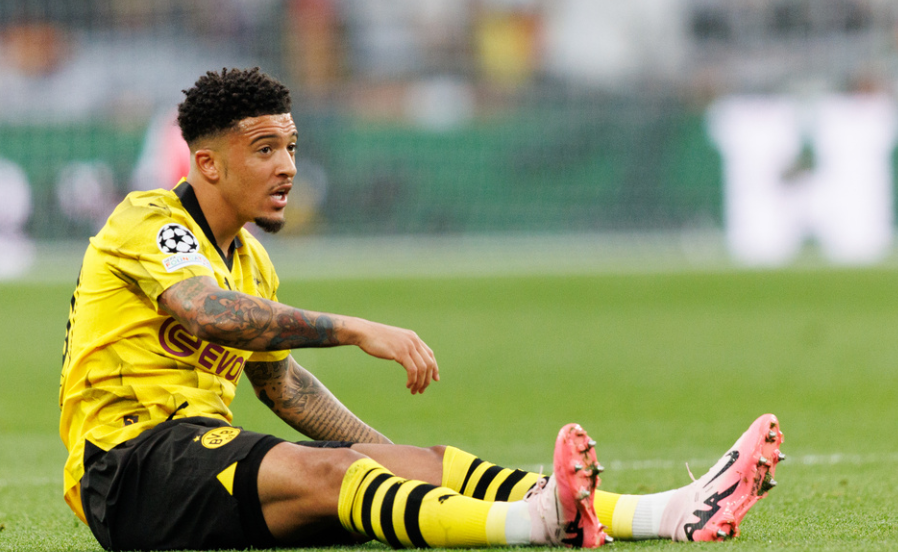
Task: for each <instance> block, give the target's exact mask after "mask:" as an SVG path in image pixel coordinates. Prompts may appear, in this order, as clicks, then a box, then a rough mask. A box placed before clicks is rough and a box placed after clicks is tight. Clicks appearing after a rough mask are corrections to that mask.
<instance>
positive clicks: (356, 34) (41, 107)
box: [0, 0, 898, 550]
mask: <svg viewBox="0 0 898 552" xmlns="http://www.w3.org/2000/svg"><path fill="white" fill-rule="evenodd" d="M583 14H586V15H588V17H578V15H581V16H582V15H583ZM896 25H898V5H896V4H895V3H894V2H891V1H889V0H825V1H811V0H759V1H753V2H738V1H735V0H732V1H726V0H627V1H626V2H615V1H613V0H481V1H476V2H475V1H473V0H472V1H456V0H393V1H386V0H290V1H288V0H255V1H253V0H197V1H191V2H178V1H175V0H155V1H152V2H147V1H141V0H108V1H98V0H68V1H67V2H57V1H54V0H4V1H3V2H2V3H0V159H2V162H0V186H3V185H4V184H6V185H9V182H13V183H19V184H20V183H21V182H22V181H23V180H25V181H27V185H28V187H27V190H28V192H29V194H30V198H26V199H27V201H25V200H23V198H22V194H21V193H20V192H21V187H18V188H15V187H13V186H12V185H9V186H10V187H8V188H4V189H3V191H2V192H0V197H2V199H0V248H2V250H3V255H2V257H0V268H3V269H4V270H8V272H7V273H5V274H6V277H7V278H9V281H6V282H0V314H2V316H0V351H2V355H3V362H2V366H0V374H2V376H3V382H4V384H3V385H2V386H0V550H64V549H66V550H98V547H97V545H96V543H95V541H94V540H93V539H92V537H91V536H90V534H89V532H88V531H87V529H86V528H85V527H83V526H82V525H80V524H79V523H78V522H76V521H75V520H74V518H73V517H72V515H71V513H70V512H69V511H68V509H67V508H66V507H65V505H64V504H63V503H62V500H61V498H60V487H61V473H60V469H61V468H60V466H61V465H62V463H63V461H64V457H65V452H64V451H63V450H62V446H61V444H60V442H59V438H58V435H57V433H56V424H57V422H58V409H57V404H56V396H55V394H56V385H57V382H58V374H59V366H58V361H59V350H60V349H61V339H62V334H63V331H64V320H65V316H66V312H67V311H66V309H67V306H68V301H69V298H70V296H71V290H72V287H73V285H74V280H75V277H76V275H77V270H78V266H79V263H80V256H81V254H82V253H83V250H84V247H85V240H86V239H87V237H88V236H90V235H91V234H92V233H93V232H94V231H95V230H96V229H97V228H98V225H99V224H101V223H102V220H103V219H105V217H106V216H107V214H108V212H109V209H110V208H111V206H112V205H113V204H114V203H115V202H116V201H117V198H120V197H121V196H122V195H123V194H124V193H126V192H127V191H128V190H131V189H135V188H146V187H156V186H166V185H171V184H172V183H173V181H174V179H176V178H177V176H173V175H179V172H178V171H179V170H180V169H179V165H178V162H177V161H175V162H172V161H171V157H169V156H171V155H174V156H175V157H174V158H175V159H177V149H174V150H173V151H169V150H167V149H166V148H165V147H162V145H164V144H170V143H171V140H167V139H166V138H165V136H166V134H167V133H168V134H169V135H170V131H171V130H172V126H171V122H170V117H171V113H172V109H173V108H174V106H175V105H176V104H177V103H178V101H180V97H181V94H180V90H181V89H184V88H187V87H189V86H190V85H191V84H192V83H193V81H194V80H195V79H196V77H197V76H198V75H199V74H201V73H202V72H204V71H206V70H208V69H216V68H220V67H223V66H254V65H259V66H261V67H263V68H264V69H265V70H266V71H268V72H270V73H272V74H274V75H276V76H277V77H279V78H280V79H282V80H284V81H285V82H287V83H288V84H289V85H290V86H291V88H292V90H293V92H294V99H295V101H294V103H295V109H294V117H295V118H296V120H297V122H298V126H299V129H300V155H299V156H298V166H299V177H298V178H297V186H296V187H295V188H294V190H293V193H292V196H291V210H292V212H291V214H290V218H291V221H292V223H291V225H290V227H288V228H287V229H285V231H284V233H282V234H281V235H279V236H277V237H274V238H272V237H268V236H262V237H261V238H262V239H264V240H265V242H266V245H267V247H268V248H269V250H270V251H271V253H272V256H273V257H274V259H275V262H276V264H277V266H278V268H279V274H280V275H281V278H282V280H283V286H282V293H281V297H282V299H284V300H285V301H286V302H289V303H291V304H297V305H301V306H304V307H308V308H313V309H320V310H327V311H335V312H346V313H350V314H357V315H360V316H365V317H368V318H372V319H376V320H380V321H384V322H388V323H394V324H397V325H402V326H407V327H412V328H413V329H415V330H416V331H418V332H419V333H420V334H421V335H422V336H424V337H425V339H426V340H427V341H428V343H429V344H431V345H432V346H433V347H434V349H435V350H436V351H437V354H438V358H439V360H440V364H441V367H442V369H443V371H444V374H445V377H444V379H443V381H442V382H440V383H439V384H437V385H435V386H433V387H432V388H431V389H430V390H428V392H427V394H425V395H423V396H421V397H414V398H410V397H408V396H407V394H406V393H405V390H404V389H403V388H402V385H401V383H402V379H401V375H400V374H399V373H398V371H397V370H395V369H392V371H391V368H388V367H385V366H383V364H382V363H379V362H378V361H374V360H372V359H367V358H364V356H363V355H360V354H358V352H357V351H353V350H345V349H337V350H327V351H297V352H296V355H297V358H298V359H299V360H300V362H302V363H303V364H304V365H305V366H307V367H309V368H310V369H312V370H313V371H315V373H316V374H318V376H319V377H320V378H321V379H322V380H323V381H325V383H326V384H327V385H328V386H329V387H330V388H331V389H333V390H334V391H335V393H336V394H337V395H338V396H339V397H340V398H341V399H342V400H343V401H344V402H345V403H346V404H347V405H349V406H350V407H351V408H352V409H353V410H355V411H357V412H358V413H359V414H360V415H361V416H362V417H363V418H364V419H366V420H367V421H369V422H371V423H372V424H373V425H375V426H377V427H378V428H380V429H382V430H384V431H385V432H386V433H387V434H388V435H390V436H391V437H393V438H394V439H396V440H398V441H403V442H410V443H414V444H422V445H428V444H433V443H434V442H450V443H455V444H458V445H460V446H462V447H464V448H467V449H469V450H472V451H473V452H475V453H478V454H481V455H483V456H485V457H488V458H491V459H495V460H497V461H499V462H502V463H506V464H513V465H520V466H524V467H528V468H531V469H539V467H540V466H541V465H545V462H546V458H547V450H546V446H545V444H546V443H548V442H551V439H552V438H553V437H554V431H557V428H558V427H559V426H560V425H561V424H563V423H566V422H568V421H571V420H572V419H573V420H577V421H580V422H581V423H583V424H584V426H585V427H587V429H589V430H590V431H592V432H594V433H596V434H597V436H598V438H599V440H600V441H601V443H602V458H603V462H605V463H606V465H607V466H608V467H609V470H608V471H607V472H606V474H605V486H606V488H608V489H609V490H628V491H636V492H652V491H657V490H662V489H666V488H669V487H671V486H674V485H680V484H683V483H685V482H686V481H688V479H686V474H685V473H684V470H683V463H682V462H683V461H684V460H687V461H688V462H689V466H690V467H691V469H692V470H693V472H694V473H696V474H698V473H700V472H701V471H702V470H703V469H706V468H707V467H708V466H710V464H711V463H712V462H713V460H714V458H716V456H717V455H719V454H720V453H721V452H722V447H724V446H726V445H728V444H730V443H731V442H732V439H733V438H734V437H735V436H736V435H738V433H739V432H740V431H741V430H742V429H743V428H744V427H745V426H746V425H747V423H748V422H749V421H750V420H751V419H753V418H754V417H755V416H757V415H758V414H760V413H762V412H765V411H773V412H776V413H777V414H778V415H779V416H780V418H781V419H782V420H783V426H784V431H785V432H786V438H787V443H786V449H787V453H788V454H789V455H790V460H789V462H787V463H786V464H784V465H783V466H782V467H781V469H780V471H779V472H778V478H779V479H781V486H780V488H778V489H776V491H775V492H776V494H775V496H774V498H773V499H772V500H765V501H762V502H761V503H760V504H759V506H758V507H757V508H756V510H755V512H753V513H752V515H751V516H750V517H749V518H747V520H746V524H745V535H744V537H743V538H742V539H740V542H739V546H742V547H743V549H745V550H769V549H782V550H804V549H810V548H813V549H819V550H841V549H844V548H846V547H851V548H852V549H857V550H861V549H867V550H888V549H890V547H891V546H893V545H894V542H895V541H896V539H898V518H896V514H895V512H894V493H895V489H896V488H898V479H896V477H898V476H896V473H895V470H894V465H895V463H896V461H898V457H896V454H898V449H896V445H895V440H894V424H895V420H896V419H898V412H896V408H895V397H896V396H898V375H896V371H895V370H894V359H895V358H896V353H898V351H896V346H895V344H896V343H898V339H896V338H898V335H896V328H898V305H896V304H895V303H896V296H895V294H894V289H895V287H896V285H898V272H896V271H895V269H894V261H895V257H894V255H893V254H891V253H889V254H888V255H886V256H884V257H883V258H881V259H879V260H878V261H877V262H876V263H874V266H866V267H844V266H843V267H832V266H830V263H829V261H828V260H826V259H825V258H824V256H822V255H820V253H819V250H818V248H817V246H816V245H815V243H814V240H809V241H808V242H807V244H806V246H805V248H804V249H803V252H802V254H801V255H799V256H797V257H795V258H794V259H792V260H791V261H790V262H789V263H786V265H785V268H781V269H777V270H744V267H742V266H740V264H739V263H738V262H736V261H734V260H733V259H732V257H731V255H730V253H729V252H728V250H727V245H726V240H725V237H724V234H725V231H726V224H727V221H726V214H725V208H724V203H725V197H724V187H725V185H724V177H723V170H722V164H723V162H722V158H721V155H720V153H719V152H718V151H717V149H716V148H715V146H714V145H713V143H712V141H711V140H710V138H709V135H708V126H707V123H708V108H709V106H711V105H712V104H713V103H714V102H715V101H716V100H718V99H719V98H722V97H726V96H728V95H732V94H753V95H759V96H763V95H777V94H779V95H788V96H790V97H794V98H798V99H799V100H801V99H807V98H813V97H816V96H819V95H824V94H847V93H853V92H858V91H871V90H876V91H879V92H880V93H883V94H886V95H888V96H889V97H891V93H892V90H893V86H894V84H895V83H896V77H898V38H896V36H898V26H896ZM812 157H813V156H811V158H805V157H804V156H802V158H800V159H799V160H798V161H799V162H800V163H806V164H808V165H810V166H812V165H813V162H814V160H813V158H812ZM893 157H894V156H893ZM166 160H167V161H166ZM11 167H12V168H11ZM10 175H11V176H10ZM892 187H893V186H892ZM23 206H25V207H27V208H28V212H27V216H23V215H22V212H23ZM19 254H20V255H21V259H23V262H28V260H29V258H31V260H32V261H33V264H30V265H29V266H28V267H26V268H25V269H24V270H21V271H17V268H16V266H14V263H13V262H12V261H10V259H14V258H15V257H16V255H19ZM32 255H33V257H32ZM3 263H6V264H3ZM0 272H3V270H0ZM571 382H576V383H577V385H575V386H572V385H571ZM372 396H375V397H376V398H375V399H372ZM462 409H463V412H464V414H461V413H460V410H462ZM234 410H235V413H236V416H237V421H238V422H239V423H241V424H244V425H245V426H246V427H249V428H252V429H257V430H265V431H271V432H274V433H278V434H281V435H284V436H288V434H289V432H288V431H287V430H286V429H285V428H284V427H282V425H281V424H278V423H277V420H275V419H274V418H273V417H272V416H270V415H269V414H267V413H266V412H264V407H262V406H261V405H260V404H259V403H258V402H257V401H255V400H253V398H252V397H251V392H250V391H249V390H248V387H247V386H246V384H245V383H244V384H241V386H240V390H239V395H238V398H237V400H236V401H235V404H234ZM616 546H618V547H621V548H629V547H641V545H630V544H627V543H618V544H617V545H616ZM645 546H655V545H651V544H648V545H645ZM658 547H661V546H658Z"/></svg>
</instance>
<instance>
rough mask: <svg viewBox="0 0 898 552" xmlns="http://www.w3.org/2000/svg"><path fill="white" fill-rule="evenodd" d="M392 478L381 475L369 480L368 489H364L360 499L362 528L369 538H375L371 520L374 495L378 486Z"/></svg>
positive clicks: (385, 474)
mask: <svg viewBox="0 0 898 552" xmlns="http://www.w3.org/2000/svg"><path fill="white" fill-rule="evenodd" d="M391 477H394V476H393V475H391V474H389V473H382V474H380V475H378V476H377V477H375V478H374V479H373V480H371V483H369V484H368V488H367V489H365V495H364V496H363V497H362V528H363V529H364V531H365V534H366V535H368V536H369V537H371V538H372V539H373V538H376V537H375V535H374V522H373V521H372V520H371V517H372V516H371V507H372V506H373V505H374V494H375V493H376V492H377V490H378V489H379V488H380V486H381V485H382V484H383V483H384V481H386V480H387V479H390V478H391Z"/></svg>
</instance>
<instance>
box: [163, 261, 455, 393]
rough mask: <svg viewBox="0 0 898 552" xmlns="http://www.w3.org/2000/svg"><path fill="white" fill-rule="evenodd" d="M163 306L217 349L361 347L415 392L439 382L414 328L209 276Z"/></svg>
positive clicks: (169, 294)
mask: <svg viewBox="0 0 898 552" xmlns="http://www.w3.org/2000/svg"><path fill="white" fill-rule="evenodd" d="M159 305H160V306H161V307H162V308H163V309H164V310H165V311H166V312H168V313H169V314H171V315H172V316H173V317H175V319H177V320H178V322H180V323H181V324H182V325H183V326H184V327H185V328H187V329H188V330H189V331H190V332H191V333H192V334H193V335H195V336H197V337H199V338H201V339H204V340H206V341H211V342H213V343H217V344H218V345H223V346H226V347H235V348H238V349H244V350H248V351H273V350H283V349H296V348H300V347H333V346H335V345H356V346H357V347H359V348H360V349H362V350H363V351H365V352H366V353H368V354H369V355H371V356H374V357H377V358H382V359H385V360H395V361H396V362H398V363H399V364H401V365H402V367H403V368H405V371H406V374H407V380H406V385H405V386H406V387H407V388H408V389H410V390H411V392H412V394H415V393H421V392H423V391H424V389H426V388H427V386H428V385H430V381H431V380H434V381H439V379H440V371H439V367H438V366H437V362H436V358H435V357H434V355H433V351H432V350H431V349H430V347H428V346H427V344H426V343H424V341H423V340H422V339H421V338H420V337H418V335H417V334H416V333H415V332H413V331H411V330H406V329H403V328H397V327H394V326H387V325H385V324H378V323H376V322H371V321H369V320H363V319H361V318H355V317H352V316H341V315H336V314H325V313H320V312H313V311H307V310H303V309H297V308H293V307H290V306H288V305H284V304H281V303H277V302H275V301H269V300H267V299H263V298H261V297H255V296H253V295H248V294H246V293H240V292H237V291H231V290H227V289H222V288H220V287H218V283H217V282H216V281H215V280H214V279H213V278H211V277H209V276H196V277H193V278H188V279H187V280H183V281H181V282H178V283H176V284H174V285H172V286H171V287H169V288H168V289H166V290H165V291H163V292H162V294H161V295H160V296H159Z"/></svg>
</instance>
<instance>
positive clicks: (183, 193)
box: [174, 179, 243, 270]
mask: <svg viewBox="0 0 898 552" xmlns="http://www.w3.org/2000/svg"><path fill="white" fill-rule="evenodd" d="M174 192H175V195H177V196H178V199H180V200H181V205H183V206H184V209H185V210H186V211H187V212H188V213H189V214H190V216H191V217H193V220H195V221H196V223H197V224H199V225H200V228H202V229H203V234H205V235H206V238H207V239H208V240H209V242H210V243H211V244H212V246H213V247H214V248H215V250H216V251H218V255H219V256H220V257H221V260H222V261H224V263H225V265H227V267H228V270H231V269H232V268H233V262H234V250H235V249H237V248H238V247H242V246H243V243H242V242H241V241H240V236H234V241H232V242H231V246H230V247H229V248H228V254H227V255H225V254H224V251H222V250H221V248H220V247H218V242H217V241H215V234H213V233H212V227H210V226H209V221H207V220H206V215H204V214H203V209H202V208H201V207H200V202H199V200H198V199H197V198H196V192H194V191H193V186H191V185H190V182H187V179H181V181H180V182H178V185H177V186H175V189H174Z"/></svg>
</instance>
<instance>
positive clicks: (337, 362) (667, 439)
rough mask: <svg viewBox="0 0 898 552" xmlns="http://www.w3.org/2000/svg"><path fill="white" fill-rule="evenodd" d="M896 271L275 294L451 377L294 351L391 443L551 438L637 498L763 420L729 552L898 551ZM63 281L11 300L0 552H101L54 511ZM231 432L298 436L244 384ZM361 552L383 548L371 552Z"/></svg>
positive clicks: (518, 454)
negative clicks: (373, 332) (771, 458)
mask: <svg viewBox="0 0 898 552" xmlns="http://www.w3.org/2000/svg"><path fill="white" fill-rule="evenodd" d="M896 289H898V272H895V271H892V270H857V271H826V270H816V271H782V272H780V271H776V272H766V271H763V272H727V271H724V272H717V273H667V274H633V275H609V274H604V275H596V276H576V277H571V276H568V277H563V276H528V277H490V278H462V277H459V278H438V277H424V278H400V279H371V280H366V279H357V280H340V281H328V280H323V279H321V280H302V281H285V282H284V283H283V285H282V289H281V292H280V296H281V298H282V300H284V301H285V302H287V303H290V304H295V305H299V306H303V307H305V308H309V309H315V310H324V311H331V312H342V313H347V314H355V315H358V316H363V317H368V318H371V319H375V320H378V321H382V322H386V323H390V324H395V325H400V326H405V327H410V328H413V329H414V330H416V331H417V332H418V333H419V334H420V335H421V336H422V337H423V338H424V339H425V340H426V341H427V342H428V343H429V344H430V345H431V347H432V348H433V349H434V350H435V352H436V354H437V359H438V361H439V363H440V368H441V374H442V377H443V381H441V382H440V383H438V384H435V385H433V386H432V387H431V388H430V389H429V390H428V391H427V392H426V393H425V394H424V395H422V396H414V397H413V396H410V395H409V394H408V393H407V391H406V390H405V388H404V381H405V377H404V374H403V372H402V370H401V368H400V367H399V366H398V365H394V364H391V363H387V362H383V361H379V360H375V359H372V358H368V357H366V356H365V355H364V354H363V353H361V352H360V351H358V350H356V349H350V348H340V349H328V350H305V351H295V352H294V354H295V357H296V358H297V360H298V361H299V362H300V363H301V364H303V365H305V366H306V367H307V368H310V369H312V370H313V371H314V372H315V373H316V374H317V375H318V376H319V378H320V379H321V380H322V381H324V382H325V384H327V385H328V386H329V387H330V388H331V389H332V390H333V391H334V392H335V393H336V394H337V396H338V397H340V398H341V400H343V402H344V403H345V404H347V406H349V407H350V408H351V409H353V410H354V411H356V412H357V413H358V414H359V415H360V416H361V417H362V418H363V419H365V420H366V421H368V422H369V423H371V424H372V425H374V426H375V427H377V428H379V429H380V430H381V431H383V432H384V433H385V434H387V435H388V436H390V437H391V438H392V439H393V440H395V441H397V442H403V443H410V444H418V445H432V444H438V443H447V444H454V445H456V446H460V447H462V448H464V449H466V450H469V451H471V452H473V453H475V454H478V455H480V456H482V457H484V458H487V459H489V460H492V461H495V462H497V463H500V464H505V465H509V466H512V467H525V468H530V469H539V467H540V466H546V467H547V468H550V466H551V460H552V450H551V447H552V443H553V442H554V437H555V433H556V432H557V430H558V428H559V427H560V426H561V425H563V424H564V423H567V422H570V421H577V422H579V423H581V424H582V425H583V426H584V427H585V428H586V429H587V430H588V431H589V432H590V434H591V435H592V436H593V437H594V438H596V439H597V440H598V441H599V446H598V448H597V452H598V455H599V459H600V460H601V461H602V462H603V464H604V465H605V467H606V468H607V469H606V472H605V474H603V484H602V488H603V489H605V490H610V491H615V492H632V493H647V492H655V491H661V490H665V489H668V488H672V487H676V486H680V485H683V484H685V483H687V482H688V481H689V479H688V475H687V473H686V467H685V463H687V462H688V464H689V467H690V468H691V469H692V471H693V473H695V474H696V476H698V475H700V474H701V473H704V471H705V470H706V469H707V468H708V467H710V465H711V464H712V463H713V462H714V461H715V460H716V458H717V457H719V456H720V454H722V453H723V452H724V451H725V450H726V448H727V447H728V446H729V445H730V444H732V442H733V441H734V440H735V439H736V438H737V437H738V436H739V435H740V434H741V432H742V431H743V430H744V429H745V428H746V427H747V426H748V425H749V424H750V423H751V421H752V420H753V419H754V418H755V417H756V416H758V415H760V414H763V413H765V412H774V413H776V414H777V415H778V416H779V418H780V421H781V423H782V428H783V432H784V433H785V443H784V445H783V451H784V452H785V453H786V454H787V455H788V456H789V459H788V460H787V461H786V462H784V463H783V464H781V465H780V467H779V468H778V471H777V480H778V481H779V483H780V485H779V486H778V487H777V488H776V489H774V490H773V491H772V492H771V494H770V496H769V497H768V498H767V499H765V500H762V501H761V502H759V503H758V505H757V506H756V507H755V508H754V509H753V510H752V512H751V513H750V514H749V515H748V517H747V518H746V519H745V521H744V522H743V524H742V536H741V537H740V538H739V539H736V540H734V541H730V542H728V543H724V544H707V545H700V544H696V545H683V544H674V543H668V542H660V541H657V542H655V541H653V542H642V543H631V542H616V543H615V544H614V545H613V548H614V549H618V550H630V549H637V548H640V549H641V548H658V549H671V550H674V549H677V550H679V549H682V547H683V546H687V547H689V548H690V549H696V550H698V549H706V548H708V549H721V550H722V549H730V548H737V549H740V550H744V551H754V550H807V549H815V550H843V549H846V548H851V549H854V550H890V549H893V548H894V547H896V546H898V514H896V513H895V512H896V509H895V497H896V495H898V469H896V465H898V440H896V437H895V427H896V421H898V406H896V399H898V370H896V368H895V365H896V360H898V294H896V293H895V290H896ZM71 291H72V286H71V285H68V284H67V285H55V284H54V285H50V284H47V285H28V284H2V285H0V313H2V316H0V349H2V351H3V367H2V375H3V383H4V385H3V386H0V550H10V551H11V550H16V551H20V550H39V551H51V550H78V551H94V550H100V547H99V545H98V544H97V543H96V542H95V541H94V539H93V537H92V536H91V534H90V532H89V531H88V529H87V528H86V527H84V526H83V525H82V524H81V523H80V522H79V521H77V520H76V519H75V517H74V515H73V514H71V512H70V511H69V510H68V508H67V507H66V506H65V504H64V503H63V501H62V498H61V488H62V475H61V470H62V465H63V462H64V459H65V451H64V450H63V447H62V444H61V442H60V441H59V438H58V436H57V433H56V426H57V417H58V406H57V396H56V394H57V388H58V377H59V365H60V355H61V348H62V345H61V342H62V337H63V332H64V327H65V319H66V316H67V308H68V300H69V297H70V295H71ZM233 409H234V412H235V423H237V424H238V425H242V426H244V427H247V428H250V429H254V430H257V431H269V432H272V433H275V434H277V435H281V436H284V437H293V435H292V434H291V431H290V430H289V429H288V428H287V427H286V426H284V425H283V424H281V423H280V422H279V421H278V420H277V419H276V418H274V416H272V415H271V414H269V413H268V412H267V411H266V410H265V408H264V407H263V406H262V405H261V404H260V403H258V402H257V401H256V400H255V399H254V397H253V396H252V393H251V390H250V386H249V385H248V384H246V383H245V382H244V383H242V384H241V386H240V392H239V394H238V397H237V400H236V401H235V403H234V404H233ZM369 548H374V549H382V548H383V549H385V547H383V546H381V545H379V544H372V545H369Z"/></svg>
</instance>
